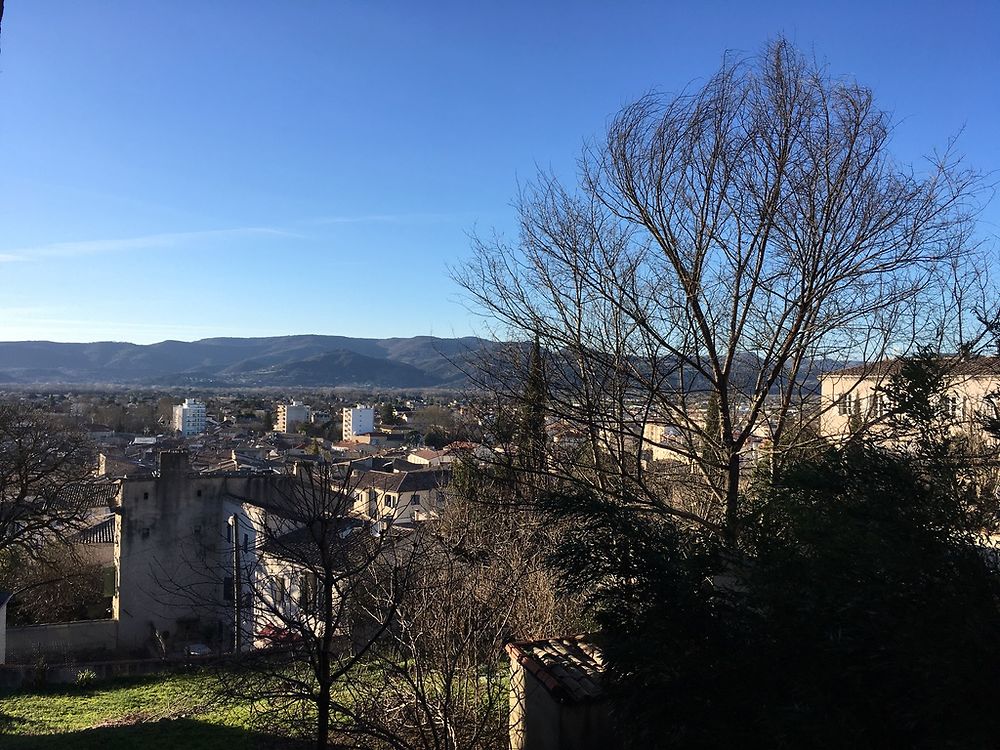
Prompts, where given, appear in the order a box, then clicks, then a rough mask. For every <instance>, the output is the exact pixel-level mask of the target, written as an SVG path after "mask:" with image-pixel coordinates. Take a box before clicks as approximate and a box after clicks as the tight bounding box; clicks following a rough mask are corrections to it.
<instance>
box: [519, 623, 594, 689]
mask: <svg viewBox="0 0 1000 750" xmlns="http://www.w3.org/2000/svg"><path fill="white" fill-rule="evenodd" d="M507 653H508V654H510V657H511V659H514V660H516V661H517V662H518V663H519V664H521V665H522V666H524V668H525V669H526V670H528V671H529V672H530V673H531V674H533V675H534V676H535V677H536V678H537V679H538V681H539V682H541V683H542V684H543V685H544V686H545V688H546V689H547V690H548V691H549V692H550V693H551V694H552V697H553V698H555V699H556V700H558V701H559V702H560V703H582V702H585V701H593V700H597V699H600V698H601V697H603V695H604V693H603V690H602V688H601V675H602V674H603V672H604V656H603V654H602V653H601V650H600V648H598V647H597V646H596V645H594V643H592V642H591V641H590V640H589V639H588V638H587V636H582V635H579V636H570V637H568V638H550V639H547V640H543V641H529V642H526V643H510V644H508V645H507Z"/></svg>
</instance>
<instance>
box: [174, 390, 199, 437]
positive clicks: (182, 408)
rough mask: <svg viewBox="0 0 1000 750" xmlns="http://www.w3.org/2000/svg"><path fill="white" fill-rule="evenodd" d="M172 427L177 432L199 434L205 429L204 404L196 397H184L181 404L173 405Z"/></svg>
mask: <svg viewBox="0 0 1000 750" xmlns="http://www.w3.org/2000/svg"><path fill="white" fill-rule="evenodd" d="M173 427H174V429H175V430H177V431H178V432H179V433H181V434H182V435H184V437H188V436H189V435H200V434H201V433H203V432H204V431H205V404H203V403H202V402H201V401H198V400H196V399H190V398H186V399H184V403H183V404H177V405H176V406H175V407H174V419H173Z"/></svg>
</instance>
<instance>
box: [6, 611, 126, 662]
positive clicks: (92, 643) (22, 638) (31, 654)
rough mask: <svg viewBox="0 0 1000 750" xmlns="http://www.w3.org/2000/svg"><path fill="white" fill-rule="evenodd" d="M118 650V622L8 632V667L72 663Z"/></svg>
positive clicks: (35, 627) (90, 622)
mask: <svg viewBox="0 0 1000 750" xmlns="http://www.w3.org/2000/svg"><path fill="white" fill-rule="evenodd" d="M117 648H118V621H117V620H86V621H83V622H56V623H49V624H46V625H30V626H28V627H23V628H7V652H6V661H7V663H8V664H32V663H34V662H36V661H38V660H39V658H42V659H44V660H45V661H48V662H49V663H52V662H64V661H70V660H72V659H73V658H75V657H77V656H80V655H89V656H93V655H94V654H100V653H103V652H108V653H111V652H114V651H115V650H116V649H117Z"/></svg>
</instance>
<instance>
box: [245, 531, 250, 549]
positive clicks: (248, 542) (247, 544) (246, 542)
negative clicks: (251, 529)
mask: <svg viewBox="0 0 1000 750" xmlns="http://www.w3.org/2000/svg"><path fill="white" fill-rule="evenodd" d="M243 551H244V552H249V551H250V535H249V534H244V535H243Z"/></svg>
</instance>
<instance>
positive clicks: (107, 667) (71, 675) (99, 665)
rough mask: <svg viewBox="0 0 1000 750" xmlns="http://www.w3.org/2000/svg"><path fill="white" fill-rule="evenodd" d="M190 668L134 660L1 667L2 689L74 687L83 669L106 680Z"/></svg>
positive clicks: (182, 664)
mask: <svg viewBox="0 0 1000 750" xmlns="http://www.w3.org/2000/svg"><path fill="white" fill-rule="evenodd" d="M187 665H188V662H184V661H182V660H178V659H173V660H164V659H132V660H129V661H97V662H87V663H85V664H84V663H81V664H57V665H52V666H35V665H31V664H7V665H0V688H3V689H17V688H21V687H29V686H30V687H39V686H41V685H66V684H69V685H71V684H73V683H75V682H76V678H77V675H78V674H79V673H80V672H82V671H83V670H87V671H89V672H93V673H94V678H95V679H98V680H104V679H107V678H109V677H126V676H130V675H144V674H156V673H158V672H171V671H176V670H178V669H181V668H183V667H185V666H187Z"/></svg>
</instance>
